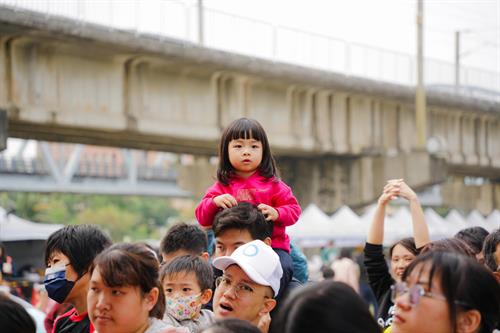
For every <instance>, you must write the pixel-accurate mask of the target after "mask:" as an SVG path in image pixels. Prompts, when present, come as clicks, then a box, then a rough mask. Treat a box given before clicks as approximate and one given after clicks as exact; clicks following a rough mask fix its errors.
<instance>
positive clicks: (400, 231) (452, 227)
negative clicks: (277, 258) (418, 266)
mask: <svg viewBox="0 0 500 333" xmlns="http://www.w3.org/2000/svg"><path fill="white" fill-rule="evenodd" d="M375 209H376V207H375V206H370V207H368V208H367V209H366V211H365V213H364V214H362V215H361V216H358V215H357V214H356V213H354V212H353V211H352V210H351V209H350V208H349V207H347V206H343V207H341V208H339V210H338V211H337V212H336V213H335V214H333V215H332V216H331V217H330V218H329V217H328V216H327V215H326V214H325V213H323V212H322V211H321V210H320V209H319V208H318V207H317V206H315V205H314V204H312V205H309V206H308V207H307V208H306V209H305V210H304V212H303V213H302V215H301V217H300V219H299V221H298V222H297V223H296V224H295V225H293V226H291V227H289V228H287V232H288V234H289V235H290V237H291V238H292V239H293V240H295V241H296V242H297V244H298V245H299V246H302V247H310V246H322V245H324V244H326V243H327V242H328V241H330V240H333V241H335V243H336V244H337V245H338V246H356V245H362V244H363V243H364V242H365V240H366V236H367V234H368V229H369V227H370V225H371V221H372V219H373V216H374V214H375ZM424 216H425V220H426V223H427V225H428V226H429V233H430V236H431V240H437V239H442V238H446V237H452V236H453V235H455V234H456V233H457V232H458V231H459V230H461V229H464V228H467V227H474V226H480V227H483V228H485V229H486V230H488V231H490V232H491V231H492V230H494V229H498V228H499V227H500V212H499V211H498V210H495V211H493V212H491V213H490V214H489V215H488V217H487V218H484V217H483V216H482V215H481V214H480V213H479V212H478V211H472V212H471V213H470V214H469V215H468V216H467V217H464V216H463V215H461V214H460V213H459V212H458V211H456V210H451V211H450V212H449V213H448V215H447V216H446V218H443V217H441V216H440V215H439V214H438V213H436V211H434V210H433V209H432V208H427V209H425V211H424ZM384 229H385V230H384V245H389V244H392V243H393V242H395V241H397V240H399V239H401V238H404V237H410V236H412V234H413V231H412V223H411V213H410V211H409V209H408V207H406V206H402V207H399V208H394V207H388V208H387V211H386V216H385V223H384Z"/></svg>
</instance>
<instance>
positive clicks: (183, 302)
mask: <svg viewBox="0 0 500 333" xmlns="http://www.w3.org/2000/svg"><path fill="white" fill-rule="evenodd" d="M200 296H201V293H199V294H197V295H191V296H181V297H168V298H167V299H166V301H167V313H168V314H169V315H171V316H172V317H174V318H175V319H177V320H179V321H182V320H187V319H193V318H194V317H196V316H197V315H198V314H199V313H200V311H201V302H200V300H199V297H200Z"/></svg>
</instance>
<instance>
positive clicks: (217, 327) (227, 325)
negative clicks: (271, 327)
mask: <svg viewBox="0 0 500 333" xmlns="http://www.w3.org/2000/svg"><path fill="white" fill-rule="evenodd" d="M201 332H211V333H260V330H259V329H258V328H257V327H256V326H254V325H252V324H251V323H250V322H248V321H246V320H241V319H236V318H228V319H222V320H216V321H215V323H213V324H212V325H210V326H208V327H207V328H205V329H204V330H203V331H201Z"/></svg>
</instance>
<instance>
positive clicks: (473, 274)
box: [403, 251, 500, 333]
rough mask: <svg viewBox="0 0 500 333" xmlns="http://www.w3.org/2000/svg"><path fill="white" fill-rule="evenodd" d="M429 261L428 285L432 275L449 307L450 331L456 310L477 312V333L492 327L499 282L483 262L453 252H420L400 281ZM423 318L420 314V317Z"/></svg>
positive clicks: (498, 311) (499, 309) (499, 307)
mask: <svg viewBox="0 0 500 333" xmlns="http://www.w3.org/2000/svg"><path fill="white" fill-rule="evenodd" d="M425 264H430V265H431V267H430V270H429V288H431V287H432V282H433V278H434V277H436V278H437V280H438V281H439V283H440V285H441V290H442V291H443V295H444V296H445V298H446V302H447V303H448V308H449V309H450V311H449V312H450V318H449V319H450V322H451V323H452V327H453V331H452V332H456V330H457V323H456V322H457V314H458V312H459V311H461V310H465V311H467V310H472V309H475V310H477V311H479V312H480V313H481V324H480V330H479V333H487V332H488V333H489V332H491V331H493V329H494V328H495V327H496V325H497V324H498V321H499V319H500V318H499V316H500V285H499V284H498V282H497V281H496V279H495V278H494V276H493V275H492V274H491V272H489V271H488V270H487V269H486V268H485V267H484V266H482V265H481V264H479V263H478V262H477V261H476V260H474V259H473V258H471V257H466V256H464V255H462V254H459V253H455V252H443V251H430V252H427V253H424V254H421V255H420V256H418V257H417V258H415V260H413V261H412V262H411V263H410V265H409V266H408V267H407V268H406V270H405V272H404V273H403V281H406V279H407V278H408V277H409V276H410V275H411V273H412V272H413V271H414V270H415V269H416V268H417V267H420V273H419V274H421V267H423V265H425ZM422 319H424V318H422Z"/></svg>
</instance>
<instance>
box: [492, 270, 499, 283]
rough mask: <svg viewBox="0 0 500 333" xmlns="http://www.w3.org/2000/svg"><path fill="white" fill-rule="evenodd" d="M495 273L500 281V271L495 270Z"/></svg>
mask: <svg viewBox="0 0 500 333" xmlns="http://www.w3.org/2000/svg"><path fill="white" fill-rule="evenodd" d="M493 275H495V278H496V279H497V282H498V283H500V271H496V272H493Z"/></svg>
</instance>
